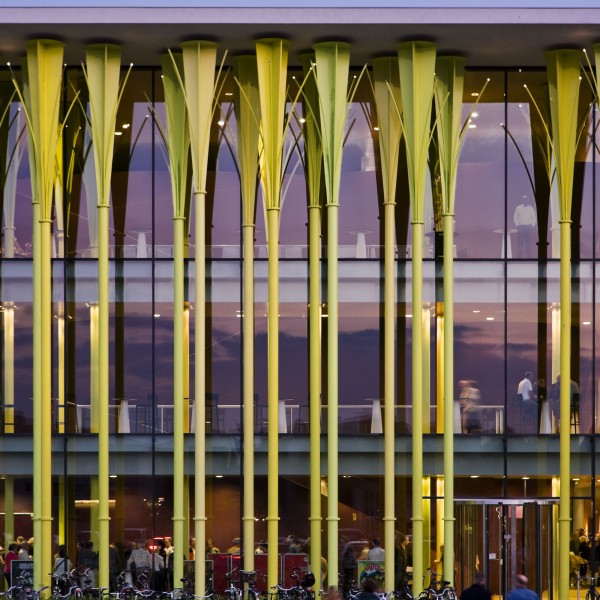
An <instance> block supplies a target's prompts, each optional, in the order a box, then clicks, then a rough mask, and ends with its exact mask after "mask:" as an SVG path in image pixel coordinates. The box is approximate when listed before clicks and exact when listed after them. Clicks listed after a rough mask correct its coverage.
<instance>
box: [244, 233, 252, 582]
mask: <svg viewBox="0 0 600 600" xmlns="http://www.w3.org/2000/svg"><path fill="white" fill-rule="evenodd" d="M243 236H244V319H243V328H244V349H243V353H244V384H243V385H244V409H243V410H244V452H243V455H244V502H243V511H244V516H243V536H242V538H243V543H244V547H243V553H244V565H243V566H244V569H245V570H246V571H253V570H254V226H253V225H246V226H244V227H243Z"/></svg>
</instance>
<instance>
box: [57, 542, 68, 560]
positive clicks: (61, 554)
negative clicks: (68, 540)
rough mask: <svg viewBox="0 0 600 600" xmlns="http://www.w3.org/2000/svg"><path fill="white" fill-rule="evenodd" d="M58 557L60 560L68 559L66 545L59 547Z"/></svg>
mask: <svg viewBox="0 0 600 600" xmlns="http://www.w3.org/2000/svg"><path fill="white" fill-rule="evenodd" d="M58 556H59V558H67V547H66V546H65V545H64V544H61V545H60V546H59V547H58Z"/></svg>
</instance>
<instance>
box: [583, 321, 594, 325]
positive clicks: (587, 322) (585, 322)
mask: <svg viewBox="0 0 600 600" xmlns="http://www.w3.org/2000/svg"><path fill="white" fill-rule="evenodd" d="M591 324H592V323H591V321H584V322H583V323H582V325H591Z"/></svg>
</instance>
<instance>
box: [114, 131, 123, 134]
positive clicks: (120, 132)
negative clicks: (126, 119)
mask: <svg viewBox="0 0 600 600" xmlns="http://www.w3.org/2000/svg"><path fill="white" fill-rule="evenodd" d="M115 135H123V132H122V131H115Z"/></svg>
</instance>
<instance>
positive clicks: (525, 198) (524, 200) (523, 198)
mask: <svg viewBox="0 0 600 600" xmlns="http://www.w3.org/2000/svg"><path fill="white" fill-rule="evenodd" d="M521 204H529V196H528V195H527V194H523V195H522V196H521Z"/></svg>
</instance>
